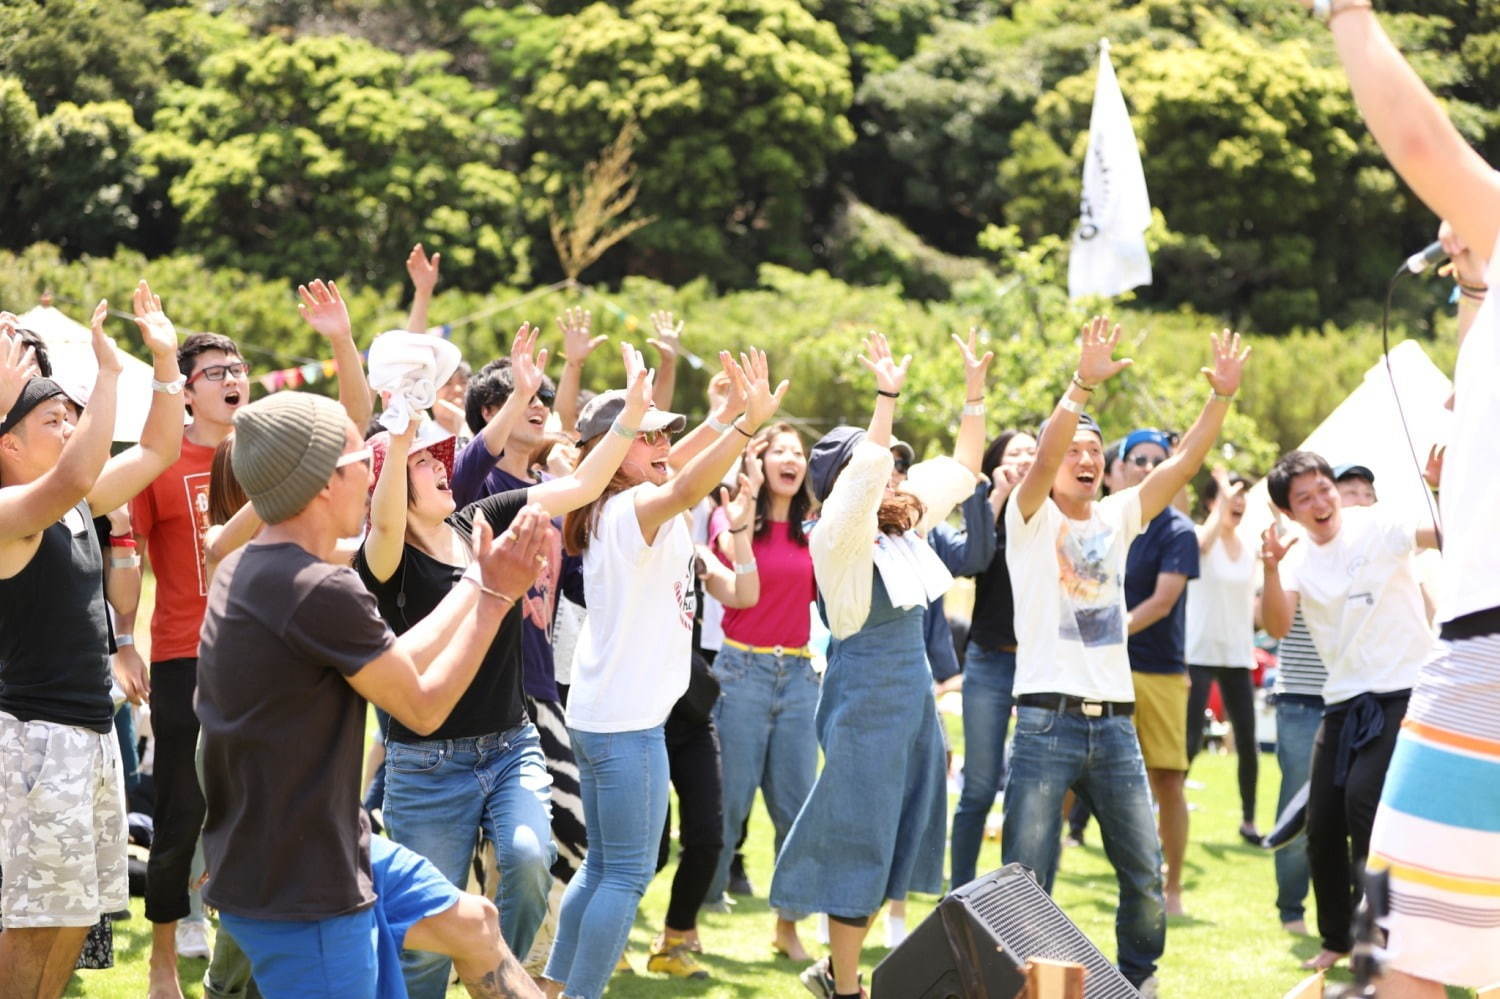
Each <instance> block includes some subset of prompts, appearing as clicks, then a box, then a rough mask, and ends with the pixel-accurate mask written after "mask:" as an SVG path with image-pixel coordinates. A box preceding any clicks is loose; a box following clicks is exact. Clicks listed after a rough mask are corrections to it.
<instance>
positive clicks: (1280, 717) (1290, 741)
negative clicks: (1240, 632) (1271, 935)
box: [1275, 695, 1323, 923]
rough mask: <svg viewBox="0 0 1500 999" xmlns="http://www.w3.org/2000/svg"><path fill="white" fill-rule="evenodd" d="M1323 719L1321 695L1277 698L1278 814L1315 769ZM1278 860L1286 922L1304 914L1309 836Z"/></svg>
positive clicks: (1280, 900)
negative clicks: (1315, 747)
mask: <svg viewBox="0 0 1500 999" xmlns="http://www.w3.org/2000/svg"><path fill="white" fill-rule="evenodd" d="M1322 721H1323V707H1322V703H1321V698H1311V699H1308V700H1306V701H1301V700H1293V699H1290V698H1287V697H1286V696H1285V695H1282V696H1279V697H1277V698H1276V762H1277V764H1279V765H1280V767H1281V793H1280V794H1279V795H1278V796H1277V798H1276V814H1277V815H1280V814H1281V810H1282V809H1283V808H1285V807H1286V803H1287V802H1288V801H1290V800H1291V799H1292V795H1294V794H1296V793H1297V792H1298V791H1300V790H1302V785H1304V784H1306V783H1307V778H1308V776H1309V775H1310V774H1311V771H1312V750H1313V737H1314V736H1316V735H1317V734H1318V725H1319V724H1321V723H1322ZM1275 861H1276V911H1277V912H1279V913H1280V914H1281V921H1282V922H1283V923H1290V922H1295V921H1296V920H1299V919H1302V918H1303V917H1304V914H1305V910H1304V908H1303V905H1304V903H1305V902H1306V901H1307V886H1308V867H1307V837H1306V836H1298V837H1297V838H1296V839H1294V840H1292V842H1290V843H1288V844H1287V845H1286V846H1284V847H1282V848H1281V849H1280V850H1277V851H1276V853H1275Z"/></svg>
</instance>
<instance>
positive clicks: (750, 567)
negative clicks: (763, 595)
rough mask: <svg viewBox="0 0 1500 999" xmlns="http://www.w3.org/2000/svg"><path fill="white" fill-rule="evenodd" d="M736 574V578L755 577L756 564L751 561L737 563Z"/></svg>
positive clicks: (735, 565) (735, 566)
mask: <svg viewBox="0 0 1500 999" xmlns="http://www.w3.org/2000/svg"><path fill="white" fill-rule="evenodd" d="M734 574H735V575H736V576H753V575H755V563H754V562H753V561H750V562H736V563H735V564H734Z"/></svg>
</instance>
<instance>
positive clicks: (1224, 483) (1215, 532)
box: [1198, 465, 1245, 555]
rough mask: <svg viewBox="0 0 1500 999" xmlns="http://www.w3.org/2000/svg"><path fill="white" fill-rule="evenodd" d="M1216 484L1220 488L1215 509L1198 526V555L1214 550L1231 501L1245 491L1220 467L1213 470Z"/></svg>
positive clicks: (1227, 471)
mask: <svg viewBox="0 0 1500 999" xmlns="http://www.w3.org/2000/svg"><path fill="white" fill-rule="evenodd" d="M1212 474H1213V477H1214V484H1215V485H1216V486H1218V487H1219V488H1218V492H1216V493H1215V494H1214V495H1215V500H1214V508H1213V509H1212V510H1210V511H1208V517H1207V518H1206V519H1205V520H1204V521H1203V523H1201V524H1199V525H1198V553H1199V554H1200V555H1207V554H1208V553H1209V552H1210V551H1212V550H1213V547H1214V542H1216V541H1218V540H1219V532H1220V531H1221V530H1223V528H1224V511H1225V510H1228V509H1229V502H1230V500H1232V499H1234V498H1235V497H1236V496H1238V495H1239V494H1240V493H1242V492H1244V491H1245V484H1244V483H1243V482H1236V483H1234V484H1233V485H1231V484H1230V482H1229V470H1228V469H1226V468H1225V467H1224V466H1222V465H1219V466H1217V467H1215V468H1214V470H1213V473H1212Z"/></svg>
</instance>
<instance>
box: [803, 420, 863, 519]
mask: <svg viewBox="0 0 1500 999" xmlns="http://www.w3.org/2000/svg"><path fill="white" fill-rule="evenodd" d="M864 439H865V432H864V431H863V430H861V429H859V428H858V427H834V428H833V429H832V430H830V431H828V433H826V434H824V435H823V436H822V438H821V439H820V440H819V441H818V443H816V444H814V445H813V446H812V453H811V454H810V455H808V457H807V481H808V482H809V483H811V485H812V491H813V496H815V497H816V498H817V500H818V502H819V503H821V502H823V501H824V500H826V499H827V498H828V494H829V493H831V492H833V483H834V480H835V479H837V478H838V477H839V472H841V471H843V469H844V466H845V465H847V464H849V459H850V458H851V457H853V455H854V449H855V448H856V447H858V446H859V442H860V441H862V440H864Z"/></svg>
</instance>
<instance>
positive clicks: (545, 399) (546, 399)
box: [531, 388, 557, 409]
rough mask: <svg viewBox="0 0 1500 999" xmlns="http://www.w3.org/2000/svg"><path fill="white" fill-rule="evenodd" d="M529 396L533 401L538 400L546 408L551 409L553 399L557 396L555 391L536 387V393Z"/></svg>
mask: <svg viewBox="0 0 1500 999" xmlns="http://www.w3.org/2000/svg"><path fill="white" fill-rule="evenodd" d="M531 398H532V400H533V401H535V402H539V403H541V404H542V405H543V406H546V407H547V408H548V409H551V408H552V403H553V400H555V399H556V398H557V393H556V392H555V391H553V390H552V389H549V388H544V389H537V393H536V395H534V396H532V397H531Z"/></svg>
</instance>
